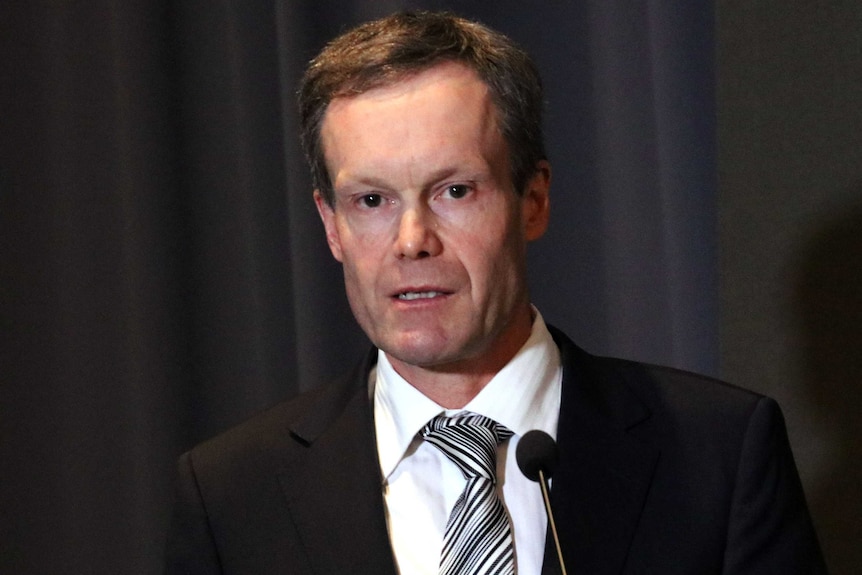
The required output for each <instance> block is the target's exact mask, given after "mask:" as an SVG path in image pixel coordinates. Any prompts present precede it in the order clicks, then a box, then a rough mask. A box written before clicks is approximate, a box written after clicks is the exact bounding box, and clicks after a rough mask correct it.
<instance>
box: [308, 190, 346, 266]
mask: <svg viewBox="0 0 862 575" xmlns="http://www.w3.org/2000/svg"><path fill="white" fill-rule="evenodd" d="M314 204H315V205H316V206H317V213H318V214H320V219H321V220H322V221H323V227H324V228H325V229H326V242H327V243H328V244H329V251H331V252H332V257H334V258H335V259H337V260H338V261H344V260H343V259H342V251H341V236H340V235H339V233H338V225H337V224H336V222H335V209H334V208H333V207H332V206H330V205H329V203H328V202H327V201H326V199H325V198H324V197H323V194H321V193H320V190H314Z"/></svg>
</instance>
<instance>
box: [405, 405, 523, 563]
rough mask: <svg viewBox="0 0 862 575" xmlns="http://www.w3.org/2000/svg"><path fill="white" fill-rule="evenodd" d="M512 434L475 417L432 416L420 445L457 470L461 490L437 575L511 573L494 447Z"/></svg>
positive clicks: (509, 536) (508, 530) (508, 535)
mask: <svg viewBox="0 0 862 575" xmlns="http://www.w3.org/2000/svg"><path fill="white" fill-rule="evenodd" d="M511 436H512V432H511V431H509V430H508V429H506V428H505V427H503V426H502V425H499V424H498V423H497V422H495V421H494V420H493V419H489V418H487V417H484V416H481V415H475V414H463V415H461V414H459V415H456V416H455V417H445V416H442V415H441V416H437V417H435V418H434V419H432V420H431V421H430V422H428V424H427V425H426V426H425V428H424V429H423V430H422V437H423V438H424V439H425V441H427V442H429V443H430V444H432V445H433V446H434V447H436V448H437V449H439V450H440V451H442V452H443V453H444V454H445V455H446V456H447V457H448V458H449V459H451V460H452V462H453V463H454V464H455V465H457V466H458V468H459V469H460V470H461V473H463V474H464V478H465V479H466V480H467V485H466V487H465V488H464V492H463V493H461V495H460V496H459V497H458V500H457V501H456V502H455V507H453V509H452V513H451V515H449V520H448V521H447V522H446V533H445V535H444V537H443V550H442V552H441V554H440V570H439V574H440V575H511V574H513V573H514V572H515V559H514V552H513V546H512V529H511V527H510V526H509V516H508V514H507V513H506V509H505V508H504V507H503V503H502V502H501V501H500V498H499V497H497V491H496V488H495V484H496V483H497V446H498V445H499V444H500V443H502V442H503V441H505V440H506V439H508V438H509V437H511Z"/></svg>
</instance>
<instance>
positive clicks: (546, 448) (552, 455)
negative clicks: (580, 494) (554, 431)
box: [515, 429, 559, 481]
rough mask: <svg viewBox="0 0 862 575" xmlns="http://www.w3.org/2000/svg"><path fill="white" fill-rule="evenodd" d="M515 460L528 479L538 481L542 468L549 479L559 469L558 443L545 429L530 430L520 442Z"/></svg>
mask: <svg viewBox="0 0 862 575" xmlns="http://www.w3.org/2000/svg"><path fill="white" fill-rule="evenodd" d="M515 460H516V461H517V462H518V467H520V468H521V473H523V474H524V475H525V476H526V477H527V479H531V480H533V481H538V480H539V471H540V470H541V471H542V472H544V474H545V479H547V478H548V477H550V476H551V475H553V473H554V471H555V470H556V469H557V462H558V460H559V450H558V449H557V443H556V442H555V441H554V440H553V438H552V437H551V436H550V435H548V434H547V433H545V432H544V431H540V430H538V429H534V430H532V431H528V432H527V433H525V434H524V436H523V437H522V438H521V440H520V441H519V442H518V447H517V449H516V450H515Z"/></svg>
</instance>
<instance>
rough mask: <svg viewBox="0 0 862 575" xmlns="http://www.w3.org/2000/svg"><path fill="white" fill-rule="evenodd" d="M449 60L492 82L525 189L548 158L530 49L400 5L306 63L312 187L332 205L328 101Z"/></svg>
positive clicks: (306, 145)
mask: <svg viewBox="0 0 862 575" xmlns="http://www.w3.org/2000/svg"><path fill="white" fill-rule="evenodd" d="M446 61H455V62H460V63H462V64H464V65H466V66H467V67H469V68H471V69H472V70H473V71H475V72H476V74H477V75H478V76H479V78H481V80H482V81H483V82H485V84H487V85H488V87H489V89H490V91H491V96H492V98H493V100H494V103H495V105H496V107H497V112H498V114H499V116H498V118H499V122H500V126H499V127H500V130H501V132H502V134H503V137H504V138H505V139H506V142H507V144H508V147H509V155H510V158H509V159H510V165H511V170H512V183H513V184H514V186H515V189H516V190H517V191H518V193H521V192H522V191H523V188H524V186H525V185H526V182H527V180H528V178H529V177H530V176H532V175H533V173H535V170H536V163H537V162H539V161H540V160H544V159H545V145H544V139H543V136H542V108H543V104H544V102H543V99H542V98H543V97H542V81H541V78H540V77H539V73H538V71H537V69H536V66H535V64H534V63H533V61H532V59H531V58H530V56H529V55H528V54H527V53H526V52H524V50H522V49H521V48H519V47H518V46H517V45H516V44H515V43H514V42H512V41H511V40H510V39H509V38H507V37H506V36H504V35H502V34H500V33H499V32H495V31H494V30H491V29H489V28H487V27H485V26H483V25H482V24H479V23H476V22H471V21H469V20H465V19H463V18H459V17H457V16H455V15H453V14H449V13H446V12H402V13H398V14H394V15H392V16H388V17H386V18H383V19H380V20H375V21H372V22H367V23H365V24H361V25H359V26H357V27H356V28H353V29H352V30H350V31H348V32H346V33H344V34H342V35H341V36H339V37H338V38H336V39H335V40H333V41H332V42H330V43H329V44H327V45H326V47H325V48H324V49H323V50H322V51H321V52H320V54H319V55H318V56H317V57H316V58H314V59H313V60H312V61H311V63H310V64H309V66H308V69H307V70H306V72H305V75H304V77H303V79H302V84H301V86H300V90H299V112H300V122H301V130H302V146H303V149H304V151H305V155H306V157H307V158H308V161H309V164H310V165H311V175H312V181H313V184H314V187H315V188H316V189H318V190H320V192H321V194H323V196H324V198H326V201H327V202H328V203H329V204H330V205H333V191H332V182H331V180H330V177H329V172H328V171H327V168H326V159H325V157H324V155H323V146H322V143H321V139H320V131H321V127H322V124H323V118H324V116H325V114H326V109H327V107H328V106H329V103H330V102H331V101H332V100H333V99H334V98H338V97H349V96H353V95H358V94H361V93H363V92H366V91H368V90H371V89H373V88H378V87H382V86H387V85H391V84H394V83H395V82H398V81H399V80H403V79H404V78H406V77H409V76H411V75H413V74H417V73H419V72H422V71H424V70H427V69H429V68H431V67H433V66H435V65H437V64H440V63H442V62H446Z"/></svg>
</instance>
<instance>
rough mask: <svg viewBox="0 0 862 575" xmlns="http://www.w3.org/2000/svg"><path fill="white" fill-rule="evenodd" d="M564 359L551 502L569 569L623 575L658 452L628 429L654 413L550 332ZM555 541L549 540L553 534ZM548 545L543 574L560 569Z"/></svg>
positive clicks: (589, 358)
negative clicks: (557, 465)
mask: <svg viewBox="0 0 862 575" xmlns="http://www.w3.org/2000/svg"><path fill="white" fill-rule="evenodd" d="M552 333H553V335H554V339H555V340H556V341H557V345H559V347H560V351H561V357H562V363H563V396H562V403H561V408H560V422H559V427H558V434H557V435H558V443H559V449H560V465H559V467H558V469H557V471H556V473H555V474H554V477H553V487H552V490H551V504H552V507H553V509H554V512H555V519H556V523H557V528H558V531H559V534H560V542H561V546H562V548H563V555H564V558H565V560H566V567H567V569H568V570H569V572H570V573H591V574H595V575H600V574H607V575H610V574H618V573H620V572H621V571H622V569H623V566H624V564H625V560H626V554H627V552H628V548H629V545H630V543H631V541H632V538H633V536H634V533H635V530H636V527H637V523H638V520H639V518H640V513H641V510H642V508H643V503H644V499H645V497H646V494H647V491H648V488H649V485H650V481H651V479H652V475H653V471H654V469H655V464H656V462H657V460H658V451H657V450H656V449H654V448H652V447H649V446H646V445H643V444H642V443H641V442H639V441H638V440H636V439H635V438H633V437H632V436H630V435H629V434H628V433H627V432H628V430H630V429H631V428H632V427H634V426H636V425H639V424H641V423H643V422H645V421H646V420H648V418H649V411H648V410H647V409H646V407H645V406H644V405H643V403H642V402H641V401H640V400H639V399H638V398H637V397H636V396H635V395H634V394H633V393H632V392H631V391H630V390H629V388H628V387H627V386H626V385H625V384H624V383H623V382H622V381H621V380H619V379H618V377H617V376H615V375H614V374H613V372H610V371H609V370H604V369H602V368H601V366H600V365H599V364H598V362H597V360H596V359H595V358H593V357H592V356H589V355H588V354H586V353H585V352H583V351H581V350H580V349H578V348H577V347H576V346H575V345H574V344H573V343H572V342H571V341H570V340H569V339H568V338H567V337H566V336H565V335H563V334H562V333H560V332H559V331H556V330H553V329H552ZM549 539H550V537H549ZM551 552H553V546H552V545H551V544H550V541H549V545H548V546H547V549H546V553H545V565H544V568H543V573H557V572H558V567H557V559H556V554H555V553H553V554H551Z"/></svg>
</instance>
